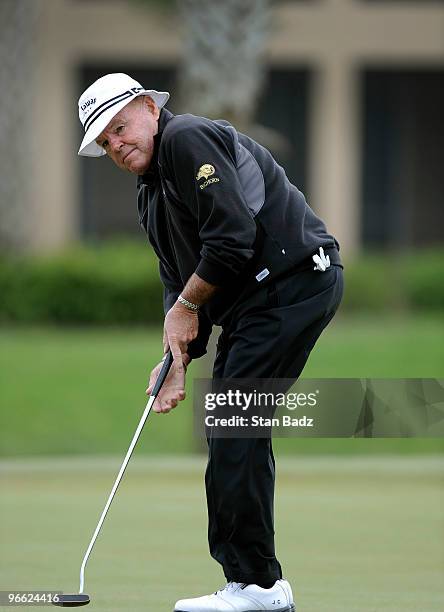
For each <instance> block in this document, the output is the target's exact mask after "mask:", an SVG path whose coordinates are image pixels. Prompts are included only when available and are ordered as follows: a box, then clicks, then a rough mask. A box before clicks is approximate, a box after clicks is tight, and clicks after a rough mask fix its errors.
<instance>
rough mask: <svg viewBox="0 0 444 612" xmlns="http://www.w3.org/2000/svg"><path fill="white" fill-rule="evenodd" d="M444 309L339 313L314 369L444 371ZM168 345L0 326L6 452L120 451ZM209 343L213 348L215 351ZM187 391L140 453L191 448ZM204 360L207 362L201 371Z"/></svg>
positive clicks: (420, 443)
mask: <svg viewBox="0 0 444 612" xmlns="http://www.w3.org/2000/svg"><path fill="white" fill-rule="evenodd" d="M443 347H444V326H443V320H442V318H430V317H427V318H426V317H419V316H409V317H406V316H404V317H402V316H391V317H388V316H385V317H373V318H371V317H365V318H364V317H353V318H351V317H347V318H338V319H337V320H335V321H334V322H333V323H332V324H331V325H330V326H329V328H328V329H327V330H326V331H325V332H324V334H323V335H322V337H321V339H320V340H319V342H318V345H317V346H316V347H315V349H314V351H313V353H312V355H311V357H310V360H309V362H308V364H307V367H306V369H305V371H304V376H306V377H444V349H443ZM161 352H162V346H161V331H160V330H159V329H149V328H148V329H147V328H140V329H97V328H79V329H77V328H71V329H64V328H62V329H57V328H34V329H33V328H12V329H5V328H3V329H0V385H1V410H0V454H2V455H3V456H8V455H23V454H27V455H36V454H45V455H47V454H55V455H58V454H60V453H68V454H70V453H71V454H78V453H82V454H83V453H95V452H97V453H122V452H123V449H125V447H126V446H127V444H128V441H129V440H130V438H131V436H132V433H133V431H134V428H135V425H136V423H137V422H138V419H139V417H140V414H141V411H142V409H143V407H144V405H145V395H144V391H145V387H146V384H145V383H146V381H147V377H148V374H149V371H150V370H151V367H152V366H153V364H155V363H156V362H157V360H158V358H159V354H160V353H161ZM210 352H211V351H210ZM211 357H212V355H209V356H208V358H207V359H206V361H202V360H199V361H197V362H196V363H194V364H192V366H191V367H190V377H189V380H188V386H187V390H188V399H187V400H186V402H184V403H183V404H181V405H180V407H179V408H178V409H176V410H175V411H173V412H172V413H171V414H170V415H168V416H166V415H157V414H153V415H152V416H151V417H150V423H149V427H150V435H149V436H148V435H144V436H142V439H141V441H140V448H139V452H142V453H143V452H151V453H178V454H179V453H180V454H182V453H186V452H191V451H193V450H196V449H197V448H198V447H199V442H198V441H197V440H196V439H195V438H194V437H193V435H192V418H191V417H192V415H191V395H192V384H191V383H192V380H191V377H192V376H193V375H202V371H205V369H206V371H207V372H208V371H209V369H210V362H211ZM202 368H203V370H202ZM276 446H277V448H279V450H281V452H291V453H294V452H299V453H319V452H336V453H337V452H341V453H355V452H390V451H395V452H398V453H399V452H400V453H408V452H419V451H424V452H439V451H443V450H444V444H443V441H442V440H419V439H418V440H413V439H411V440H407V439H406V440H327V439H321V440H316V439H311V440H300V439H299V440H295V439H292V440H277V441H276Z"/></svg>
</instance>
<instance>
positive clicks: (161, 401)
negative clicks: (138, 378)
mask: <svg viewBox="0 0 444 612" xmlns="http://www.w3.org/2000/svg"><path fill="white" fill-rule="evenodd" d="M190 361H191V360H190V358H189V357H188V355H183V356H182V359H181V364H182V367H181V368H180V369H179V370H178V369H177V368H176V367H175V363H173V364H172V366H171V368H170V371H169V372H168V376H167V377H166V379H165V382H164V383H163V385H162V387H161V389H160V391H159V393H158V394H157V397H156V399H155V401H154V404H153V410H154V412H169V411H170V410H172V409H173V408H175V407H176V406H177V404H178V403H179V402H181V401H182V400H184V399H185V372H186V366H187V365H188V363H189V362H190ZM162 366H163V361H161V362H160V363H158V364H157V365H156V367H155V368H154V370H153V371H152V372H151V375H150V382H149V387H148V389H147V390H146V394H147V395H150V394H151V391H152V390H153V387H154V385H155V384H156V380H157V377H158V376H159V373H160V370H161V369H162Z"/></svg>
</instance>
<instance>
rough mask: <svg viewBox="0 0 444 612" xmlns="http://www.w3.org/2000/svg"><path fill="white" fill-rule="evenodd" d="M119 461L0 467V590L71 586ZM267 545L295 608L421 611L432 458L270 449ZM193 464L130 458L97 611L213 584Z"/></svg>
mask: <svg viewBox="0 0 444 612" xmlns="http://www.w3.org/2000/svg"><path fill="white" fill-rule="evenodd" d="M119 464H120V458H118V459H105V458H102V459H100V458H96V459H91V458H86V459H81V458H74V459H73V458H48V459H27V460H23V459H15V460H3V461H1V462H0V485H1V491H2V496H1V501H0V512H1V522H0V535H1V543H2V554H1V555H0V590H6V589H23V590H28V589H40V590H49V589H54V590H58V589H59V590H63V591H65V592H76V590H78V572H79V567H80V563H81V560H82V557H83V554H84V551H85V548H86V546H87V544H88V542H89V539H90V537H91V535H92V531H93V529H94V527H95V524H96V521H97V520H98V517H99V515H100V512H101V510H102V508H103V506H104V503H105V501H106V496H107V494H108V492H109V490H110V487H111V484H112V482H113V480H114V478H115V474H116V472H117V469H118V467H119ZM277 466H278V472H277V490H276V513H275V514H276V547H277V554H278V558H279V559H280V561H281V563H282V565H283V568H284V573H285V576H286V577H287V578H288V579H289V580H290V581H291V584H292V586H293V589H294V594H295V598H296V602H297V605H298V611H299V612H344V610H346V611H347V612H375V611H378V612H399V611H400V610H402V611H403V612H408V611H411V612H413V611H414V612H417V611H418V610H420V611H421V612H433V611H438V610H442V601H443V597H444V583H443V581H442V573H443V570H444V555H443V542H444V518H443V517H444V513H443V509H444V488H443V486H442V485H443V472H444V460H443V458H439V457H433V456H428V457H396V456H392V457H360V458H353V459H350V458H347V457H342V458H338V457H328V458H327V457H326V458H320V457H318V458H302V457H298V458H291V459H290V458H282V459H281V460H280V461H278V464H277ZM203 470H204V460H203V459H201V458H196V457H191V456H190V457H169V458H168V457H148V458H146V457H145V458H140V457H138V458H136V459H135V460H134V461H132V462H131V464H130V466H129V469H128V471H127V474H126V476H125V479H124V481H123V483H122V486H121V489H120V490H119V492H118V494H117V496H116V499H115V501H114V504H113V506H112V507H111V510H110V513H109V516H108V518H107V520H106V522H105V524H104V527H103V531H102V533H101V535H100V536H99V539H98V541H97V543H96V548H95V549H94V550H93V553H92V556H91V558H90V561H89V564H88V566H87V572H86V589H85V590H86V592H87V593H89V594H90V595H91V597H92V604H91V609H92V610H95V611H97V612H100V611H102V612H109V611H113V610H116V611H117V610H119V611H123V610H128V611H131V612H146V611H147V610H155V611H156V612H171V611H172V609H173V605H174V602H175V600H176V599H178V598H181V597H184V596H194V595H200V594H204V593H209V592H212V591H214V590H216V588H219V587H220V586H221V585H222V584H223V582H224V581H223V576H222V572H221V571H220V568H219V566H218V565H217V564H216V563H215V562H214V561H212V560H210V558H209V555H208V551H207V542H206V505H205V497H204V488H203Z"/></svg>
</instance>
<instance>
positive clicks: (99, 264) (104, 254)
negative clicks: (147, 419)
mask: <svg viewBox="0 0 444 612" xmlns="http://www.w3.org/2000/svg"><path fill="white" fill-rule="evenodd" d="M443 255H444V251H443V250H439V249H436V250H429V251H418V252H409V253H405V254H397V255H391V254H382V253H380V254H367V255H362V256H360V257H358V258H356V259H353V260H350V261H348V260H347V259H346V260H345V261H344V264H345V294H344V300H343V303H342V306H341V310H342V311H343V312H351V311H371V312H382V311H384V310H389V309H393V308H397V309H399V308H403V309H407V310H426V311H434V312H441V313H444V278H443ZM0 296H1V298H0V322H2V323H7V322H17V323H60V324H87V323H88V324H89V323H91V324H141V323H142V324H151V323H152V324H158V323H160V322H161V320H162V318H163V316H162V315H163V308H162V287H161V284H160V281H159V274H158V264H157V260H156V257H155V255H154V253H153V252H152V250H151V249H150V247H149V246H148V245H145V244H144V243H137V242H135V243H129V242H119V243H115V242H113V243H105V244H102V245H100V246H96V247H92V246H90V247H87V246H77V247H72V248H70V249H69V250H66V251H64V252H62V253H59V254H57V255H53V256H38V257H37V256H22V257H11V256H2V257H0Z"/></svg>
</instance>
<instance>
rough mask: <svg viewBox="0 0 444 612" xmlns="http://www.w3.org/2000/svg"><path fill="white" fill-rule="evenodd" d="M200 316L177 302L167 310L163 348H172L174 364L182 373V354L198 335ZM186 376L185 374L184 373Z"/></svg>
mask: <svg viewBox="0 0 444 612" xmlns="http://www.w3.org/2000/svg"><path fill="white" fill-rule="evenodd" d="M198 328H199V318H198V316H197V312H194V311H192V310H190V309H189V308H187V307H186V306H184V305H183V304H181V303H180V302H176V303H175V304H174V306H173V307H172V308H170V310H169V311H168V312H167V314H166V317H165V322H164V324H163V350H164V352H165V353H166V352H167V351H168V349H169V350H171V353H172V355H173V357H174V364H173V365H174V366H175V368H176V370H177V372H178V374H179V373H180V371H181V370H183V364H182V355H183V353H186V352H187V348H188V344H189V343H190V342H191V341H192V340H194V338H196V336H197V331H198ZM183 375H184V376H185V374H184V373H183ZM167 380H168V379H167Z"/></svg>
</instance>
